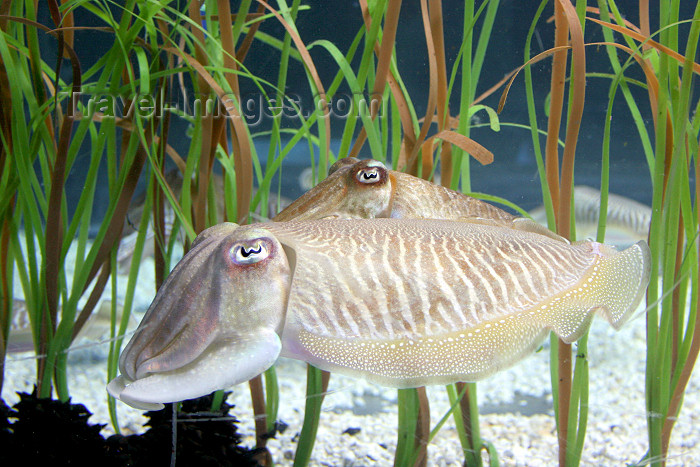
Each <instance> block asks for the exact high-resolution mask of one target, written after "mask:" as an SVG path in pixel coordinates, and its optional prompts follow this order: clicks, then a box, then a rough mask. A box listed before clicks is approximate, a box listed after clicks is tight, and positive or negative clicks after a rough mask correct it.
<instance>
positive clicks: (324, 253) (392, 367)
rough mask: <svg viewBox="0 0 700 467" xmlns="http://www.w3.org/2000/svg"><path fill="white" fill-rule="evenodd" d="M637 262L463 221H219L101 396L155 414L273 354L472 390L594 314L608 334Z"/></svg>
mask: <svg viewBox="0 0 700 467" xmlns="http://www.w3.org/2000/svg"><path fill="white" fill-rule="evenodd" d="M649 256H650V253H649V249H648V247H647V245H646V244H645V243H644V242H640V243H638V244H636V245H634V246H632V247H630V248H628V249H627V250H624V251H622V252H618V251H616V250H615V249H614V248H611V247H608V246H606V245H603V244H600V243H596V242H579V243H575V244H570V243H569V242H568V241H566V240H563V239H560V238H557V237H550V236H546V235H540V234H537V233H533V232H526V231H519V230H516V229H513V228H508V227H500V226H495V225H485V224H483V223H479V222H469V221H445V220H425V219H422V220H418V219H357V220H347V219H324V220H317V221H291V222H273V223H267V224H253V225H246V226H238V225H236V224H230V223H226V224H220V225H217V226H214V227H211V228H209V229H207V230H205V231H203V232H202V233H201V234H200V235H199V236H198V237H197V239H196V240H195V242H194V243H193V244H192V248H191V250H190V251H189V252H188V253H187V254H186V255H185V257H184V258H183V259H182V260H181V261H180V263H178V265H177V266H176V267H175V269H174V270H173V271H172V273H171V274H170V275H169V276H168V278H167V280H166V282H165V283H164V285H163V286H162V287H161V288H160V290H159V292H158V294H157V295H156V298H155V300H154V301H153V304H152V305H151V307H150V308H149V310H148V312H147V313H146V315H145V317H144V319H143V321H142V323H141V324H140V326H139V329H138V331H137V332H136V334H135V335H134V336H133V338H132V339H131V341H130V342H129V344H128V345H127V347H126V348H125V350H124V352H123V353H122V355H121V358H120V363H119V369H120V372H121V375H120V376H118V377H117V378H115V379H114V380H112V381H111V382H110V383H109V385H108V390H109V392H110V393H111V394H112V395H113V396H114V397H117V398H119V399H121V400H122V401H124V402H125V403H127V404H129V405H132V406H134V407H138V408H142V409H151V410H152V409H158V408H161V407H162V404H163V403H166V402H174V401H180V400H184V399H189V398H194V397H198V396H202V395H205V394H208V393H210V392H212V391H214V390H218V389H223V388H226V387H230V386H233V385H235V384H238V383H241V382H244V381H247V380H248V379H250V378H252V377H254V376H256V375H258V374H260V373H262V372H263V371H265V370H266V369H267V368H269V367H270V366H272V365H273V364H274V362H275V361H276V360H277V358H278V357H279V356H285V357H291V358H296V359H299V360H303V361H305V362H308V363H310V364H312V365H315V366H317V367H318V368H320V369H323V370H327V371H332V372H337V373H341V374H346V375H354V376H359V377H364V378H367V379H368V380H371V381H374V382H377V383H379V384H382V385H386V386H392V387H399V388H406V387H416V386H423V385H429V384H446V383H451V382H456V381H475V380H478V379H481V378H484V377H487V376H489V375H491V374H493V373H494V372H496V371H499V370H501V369H503V368H505V367H508V366H510V365H512V364H514V363H516V362H517V361H519V360H521V359H522V358H524V357H525V356H527V355H528V354H530V353H531V352H533V351H534V350H535V349H536V348H537V347H538V346H539V345H540V344H541V342H542V341H543V340H544V339H545V337H546V335H547V334H548V332H549V331H550V330H551V331H554V332H555V333H556V334H557V335H558V336H559V337H560V338H561V339H563V340H564V341H566V342H573V341H575V340H576V339H578V338H579V337H580V336H581V335H582V334H583V333H584V332H585V330H586V329H588V327H589V325H590V322H591V319H592V317H593V315H595V314H598V315H600V316H602V317H603V318H604V319H605V320H606V321H608V322H609V323H610V324H612V325H613V326H614V327H615V328H616V329H617V328H620V326H622V325H623V324H624V323H625V322H626V320H628V319H629V317H630V316H631V315H632V314H633V312H634V310H635V309H636V307H637V305H638V304H639V302H640V301H641V299H642V297H643V295H644V291H645V288H646V286H647V283H648V281H649Z"/></svg>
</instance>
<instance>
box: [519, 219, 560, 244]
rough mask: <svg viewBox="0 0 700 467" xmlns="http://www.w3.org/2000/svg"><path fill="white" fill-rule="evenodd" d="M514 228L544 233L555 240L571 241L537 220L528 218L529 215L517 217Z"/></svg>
mask: <svg viewBox="0 0 700 467" xmlns="http://www.w3.org/2000/svg"><path fill="white" fill-rule="evenodd" d="M513 228H514V229H515V230H521V231H523V232H530V233H536V234H539V235H544V236H545V237H549V238H551V239H554V240H559V241H561V242H566V243H569V241H568V240H567V239H565V238H564V237H562V236H561V235H557V234H555V233H554V232H552V231H551V230H549V229H548V228H547V227H545V226H543V225H541V224H538V223H537V222H535V221H533V220H532V219H528V218H527V217H517V218H515V219H513Z"/></svg>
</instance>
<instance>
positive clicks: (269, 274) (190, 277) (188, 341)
mask: <svg viewBox="0 0 700 467" xmlns="http://www.w3.org/2000/svg"><path fill="white" fill-rule="evenodd" d="M290 283H291V270H290V265H289V262H288V260H287V255H286V254H285V251H284V249H283V247H282V245H281V244H280V242H279V241H278V240H277V239H276V238H275V237H274V236H273V235H272V234H271V233H270V232H269V231H267V230H265V229H264V228H260V227H254V226H238V225H236V224H231V223H225V224H220V225H217V226H215V227H211V228H209V229H207V230H205V231H203V232H202V233H201V234H200V235H199V236H198V237H197V238H196V239H195V241H194V243H193V244H192V248H191V249H190V251H189V252H188V253H187V254H186V255H185V257H184V258H183V259H182V260H181V261H180V262H179V263H178V265H177V266H176V267H175V269H174V270H173V271H172V273H171V274H170V275H169V276H168V279H167V280H166V281H165V283H164V284H163V285H162V287H161V288H160V290H159V291H158V293H157V295H156V297H155V299H154V300H153V303H152V304H151V307H150V308H149V309H148V311H147V312H146V315H145V316H144V318H143V320H142V322H141V324H140V325H139V327H138V329H137V330H136V333H135V334H134V336H133V337H132V339H131V341H130V342H129V344H128V345H127V346H126V348H125V349H124V352H123V353H122V355H121V358H120V360H119V370H120V372H121V375H120V376H119V377H117V378H115V379H114V380H112V381H111V382H110V383H109V385H108V387H107V390H108V391H109V392H110V394H112V396H114V397H116V398H119V399H121V400H122V401H124V402H125V403H127V404H129V405H131V406H133V407H137V408H141V409H148V410H155V409H159V408H162V407H163V405H162V404H163V403H165V402H174V401H180V400H184V399H191V398H194V397H199V396H202V395H206V394H209V393H210V392H213V391H215V390H218V389H222V388H226V387H229V386H233V385H235V384H238V383H241V382H243V381H247V380H249V379H250V378H252V377H254V376H256V375H258V374H260V373H262V372H263V371H265V370H266V369H268V368H269V367H270V366H272V364H273V363H274V362H275V360H277V357H278V355H279V353H280V349H281V342H280V338H279V333H281V331H282V327H283V325H284V318H285V310H286V306H287V298H288V295H289V288H290Z"/></svg>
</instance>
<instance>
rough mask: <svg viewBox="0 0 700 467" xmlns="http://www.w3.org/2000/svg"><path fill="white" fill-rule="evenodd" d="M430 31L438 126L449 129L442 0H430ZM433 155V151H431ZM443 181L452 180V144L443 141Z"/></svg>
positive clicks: (448, 184)
mask: <svg viewBox="0 0 700 467" xmlns="http://www.w3.org/2000/svg"><path fill="white" fill-rule="evenodd" d="M430 32H431V33H432V36H433V43H434V44H435V59H436V65H437V114H438V115H437V126H438V132H440V131H442V130H447V129H449V117H450V108H449V102H448V101H447V63H446V61H445V34H444V31H443V19H442V0H430ZM431 155H432V151H431ZM440 167H441V177H442V178H441V183H442V185H443V186H446V187H449V186H450V185H451V182H452V145H451V144H450V143H448V142H447V141H443V142H442V143H441V152H440ZM428 174H429V173H428Z"/></svg>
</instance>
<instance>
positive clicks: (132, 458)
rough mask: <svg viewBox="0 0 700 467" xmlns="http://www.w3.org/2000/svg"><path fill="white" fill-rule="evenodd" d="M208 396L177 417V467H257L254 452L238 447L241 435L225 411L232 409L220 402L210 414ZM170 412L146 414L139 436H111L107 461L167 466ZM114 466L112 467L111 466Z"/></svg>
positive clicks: (168, 408) (194, 401)
mask: <svg viewBox="0 0 700 467" xmlns="http://www.w3.org/2000/svg"><path fill="white" fill-rule="evenodd" d="M211 404H212V396H205V397H200V398H198V399H192V400H187V401H184V402H183V403H182V406H181V408H180V411H179V412H178V413H177V419H176V420H177V423H176V430H177V431H176V439H177V450H176V452H175V456H176V463H177V464H178V465H183V466H189V465H196V466H198V467H200V466H219V465H221V466H229V465H230V466H234V465H235V466H238V465H242V466H244V465H251V466H256V465H258V463H257V462H256V461H255V460H254V456H255V454H256V452H255V451H249V450H247V449H246V448H244V447H241V446H239V445H238V444H239V443H240V438H241V435H239V434H238V432H237V427H236V425H235V423H238V420H236V419H235V418H234V417H233V416H232V415H229V411H230V410H231V409H232V408H233V406H231V405H229V404H227V403H225V402H223V403H222V404H221V408H220V409H219V410H216V411H212V410H211ZM172 415H173V410H172V406H171V405H170V404H168V405H166V407H165V409H163V410H157V411H152V412H146V416H147V417H148V418H149V421H148V422H146V424H145V426H148V427H150V428H149V430H148V431H146V432H145V433H144V434H142V435H130V436H122V435H114V436H111V437H110V438H109V439H108V440H107V452H108V454H109V457H110V458H111V459H115V460H117V459H119V461H120V462H117V464H116V465H127V464H128V465H134V466H137V465H144V466H152V465H169V463H170V459H171V453H172V443H173V425H172ZM112 465H115V464H112Z"/></svg>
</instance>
